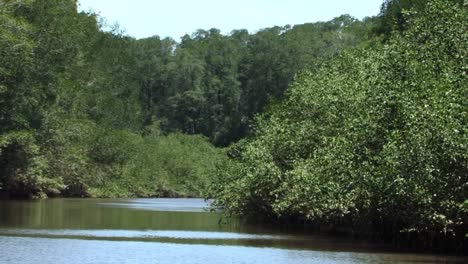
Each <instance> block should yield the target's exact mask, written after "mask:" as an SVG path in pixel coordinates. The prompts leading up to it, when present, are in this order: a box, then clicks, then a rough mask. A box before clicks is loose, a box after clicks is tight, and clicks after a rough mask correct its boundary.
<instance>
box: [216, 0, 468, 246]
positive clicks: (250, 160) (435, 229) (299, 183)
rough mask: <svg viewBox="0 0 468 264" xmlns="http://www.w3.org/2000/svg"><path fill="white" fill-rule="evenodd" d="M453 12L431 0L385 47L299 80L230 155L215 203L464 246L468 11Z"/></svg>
mask: <svg viewBox="0 0 468 264" xmlns="http://www.w3.org/2000/svg"><path fill="white" fill-rule="evenodd" d="M458 2H459V1H442V0H431V1H427V3H426V4H425V7H424V8H422V9H419V10H418V11H415V10H413V11H409V12H406V13H405V19H406V20H405V21H406V22H405V25H406V27H407V29H406V30H404V31H402V32H398V34H394V35H392V36H391V37H390V38H389V39H388V41H386V42H385V43H384V44H376V45H374V46H373V47H372V48H369V47H367V48H365V49H363V48H356V49H354V50H351V51H346V52H342V53H340V54H339V55H338V56H336V57H334V58H333V59H330V60H326V61H324V62H323V63H322V64H321V65H320V66H319V67H317V68H316V69H315V70H312V71H305V72H304V73H302V74H299V75H298V76H297V77H296V79H295V81H294V82H293V84H292V85H291V86H290V87H289V89H288V90H287V92H286V98H285V100H284V102H282V103H281V104H278V105H275V106H273V107H271V109H270V110H269V111H268V112H266V113H264V114H262V115H260V116H259V117H258V118H257V120H256V122H255V128H254V135H253V136H252V137H251V138H248V139H246V140H243V141H241V142H239V143H238V144H236V145H234V146H232V147H231V148H230V149H229V150H228V155H229V156H230V161H229V162H225V163H223V164H221V165H220V169H219V172H218V175H219V177H218V179H217V180H216V181H215V182H214V183H213V185H212V186H211V188H212V196H213V197H214V198H215V199H216V201H215V204H216V205H218V206H220V207H223V208H224V209H225V210H226V211H227V212H229V213H232V214H241V215H251V216H257V217H258V216H260V217H266V218H267V219H278V218H285V217H288V218H290V217H292V218H295V219H306V220H309V221H315V222H318V223H326V224H345V225H348V226H351V227H353V228H355V230H360V231H361V232H372V233H374V234H375V233H377V234H380V235H382V236H383V237H393V238H394V237H395V236H396V234H398V233H399V232H418V233H419V234H428V235H431V236H432V237H434V236H439V235H443V236H447V237H452V238H454V239H461V240H463V239H465V237H466V236H467V234H468V228H467V226H468V225H467V224H468V211H467V210H466V204H467V203H468V200H467V197H468V174H467V172H468V145H467V142H468V137H467V118H468V116H467V110H468V109H467V104H466V98H467V94H468V87H467V83H468V80H467V77H468V76H467V70H468V68H467V65H468V60H467V59H468V54H467V52H468V47H467V43H468V33H467V31H466V29H467V28H468V24H467V22H468V21H467V20H466V18H467V17H468V12H467V10H468V9H467V7H468V6H467V3H466V2H465V3H464V4H461V3H458ZM428 241H430V239H428Z"/></svg>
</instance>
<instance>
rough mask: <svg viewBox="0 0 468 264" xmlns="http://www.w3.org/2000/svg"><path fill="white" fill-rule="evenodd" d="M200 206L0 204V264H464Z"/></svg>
mask: <svg viewBox="0 0 468 264" xmlns="http://www.w3.org/2000/svg"><path fill="white" fill-rule="evenodd" d="M207 207H208V205H207V203H206V202H205V201H204V200H202V199H47V200H38V201H0V263H90V264H91V263H171V264H179V263H468V261H467V259H464V258H457V257H448V256H435V255H420V254H401V253H400V254H399V253H391V252H389V250H388V247H386V246H384V245H379V244H373V243H369V242H362V241H361V242H359V241H355V240H352V239H344V238H333V237H327V236H312V235H305V234H302V233H297V232H290V231H289V232H287V231H285V230H273V229H269V228H265V227H263V226H262V225H252V224H246V223H242V222H241V221H239V220H237V219H226V218H223V217H222V214H221V213H219V212H209V211H208V209H207Z"/></svg>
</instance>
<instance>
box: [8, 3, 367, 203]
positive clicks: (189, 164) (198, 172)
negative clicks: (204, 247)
mask: <svg viewBox="0 0 468 264" xmlns="http://www.w3.org/2000/svg"><path fill="white" fill-rule="evenodd" d="M107 26H108V25H106V24H105V21H103V20H102V19H101V18H100V17H98V16H97V15H96V14H93V13H87V12H78V11H77V1H70V0H49V1H37V0H20V1H18V0H2V1H0V54H1V56H0V190H1V191H2V192H8V193H9V194H10V195H12V196H21V197H43V196H56V195H66V196H167V195H186V196H200V195H202V193H203V192H204V190H205V189H206V186H207V185H208V183H209V182H210V179H211V178H210V177H211V176H209V175H213V173H212V172H213V171H214V169H215V163H216V161H218V160H223V159H225V156H224V155H223V153H222V151H221V150H220V149H217V148H215V147H214V146H212V145H215V146H227V145H229V144H230V143H232V142H235V141H237V140H239V139H241V138H243V137H245V136H246V135H247V134H248V133H249V130H250V129H249V127H250V121H251V120H252V118H253V117H254V116H255V115H256V114H257V113H260V112H262V111H263V110H264V109H265V108H266V106H267V105H268V104H271V105H274V104H275V102H279V101H281V100H282V98H283V94H284V91H285V90H286V88H287V86H288V84H289V82H290V81H291V80H292V79H293V77H294V75H295V73H296V72H297V71H299V70H301V69H302V68H306V67H312V68H313V67H315V64H314V63H315V62H316V61H317V60H318V59H319V58H325V57H331V56H333V55H334V54H336V53H337V52H339V51H340V50H342V49H345V48H348V47H352V46H356V45H359V44H360V43H363V42H365V41H366V40H367V39H368V36H369V34H370V32H371V19H368V20H364V21H359V20H356V19H354V18H352V17H350V16H348V15H343V16H341V17H338V18H335V19H333V20H331V21H328V22H319V23H311V24H304V25H297V26H294V27H291V26H284V27H280V26H276V27H272V28H266V29H263V30H260V31H259V32H256V33H249V32H248V31H247V30H234V31H233V32H231V34H229V35H222V34H221V33H220V31H219V30H217V29H210V30H198V31H196V32H195V33H193V34H192V35H186V36H183V37H182V38H181V40H180V42H176V41H175V40H173V39H170V38H165V39H161V38H160V37H158V36H154V37H151V38H147V39H140V40H136V39H134V38H132V37H129V36H126V35H125V33H124V32H122V31H120V29H119V28H118V27H114V28H113V29H112V30H110V31H109V30H107V31H105V30H103V28H104V27H107ZM170 145H172V146H173V147H172V148H171V147H169V146H170Z"/></svg>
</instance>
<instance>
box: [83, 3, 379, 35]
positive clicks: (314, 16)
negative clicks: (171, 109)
mask: <svg viewBox="0 0 468 264" xmlns="http://www.w3.org/2000/svg"><path fill="white" fill-rule="evenodd" d="M382 1H383V0H79V3H80V10H84V11H90V10H92V11H94V12H96V13H98V14H100V15H101V16H102V17H104V18H105V19H106V20H107V22H108V23H109V24H114V23H118V24H119V25H120V28H121V29H123V30H125V32H126V33H127V34H128V35H130V36H133V37H136V38H145V37H150V36H154V35H159V36H161V37H163V38H164V37H172V38H173V39H175V40H179V39H180V37H182V36H183V35H185V34H191V33H193V32H195V31H196V30H197V29H210V28H218V29H220V30H221V32H222V33H223V34H228V33H229V32H231V31H232V30H233V29H248V30H249V32H251V33H253V32H256V31H257V30H259V29H262V28H266V27H272V26H275V25H277V26H284V25H287V24H290V25H295V24H303V23H307V22H317V21H328V20H331V19H332V18H334V17H337V16H339V15H342V14H350V15H352V16H353V17H356V18H359V19H362V18H364V17H366V16H373V15H377V14H378V13H379V11H380V5H381V4H382Z"/></svg>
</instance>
